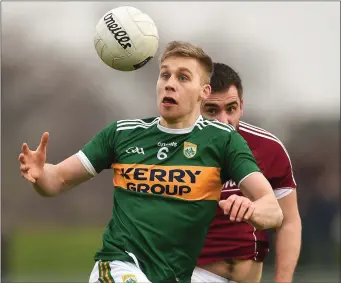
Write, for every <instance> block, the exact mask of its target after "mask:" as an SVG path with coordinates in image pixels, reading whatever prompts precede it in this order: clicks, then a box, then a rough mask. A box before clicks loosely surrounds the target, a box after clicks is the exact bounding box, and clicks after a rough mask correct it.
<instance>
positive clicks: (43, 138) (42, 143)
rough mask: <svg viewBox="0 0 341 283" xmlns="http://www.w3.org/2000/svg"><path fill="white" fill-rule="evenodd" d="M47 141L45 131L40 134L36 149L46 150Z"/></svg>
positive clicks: (47, 134)
mask: <svg viewBox="0 0 341 283" xmlns="http://www.w3.org/2000/svg"><path fill="white" fill-rule="evenodd" d="M48 141H49V133H48V132H45V133H43V135H42V136H41V140H40V144H39V146H38V148H37V150H38V151H40V152H46V146H47V143H48Z"/></svg>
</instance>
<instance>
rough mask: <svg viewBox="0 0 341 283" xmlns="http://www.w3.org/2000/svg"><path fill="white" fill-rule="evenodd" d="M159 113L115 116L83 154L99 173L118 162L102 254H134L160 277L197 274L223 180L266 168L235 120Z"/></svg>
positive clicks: (127, 257)
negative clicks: (181, 120) (163, 118)
mask: <svg viewBox="0 0 341 283" xmlns="http://www.w3.org/2000/svg"><path fill="white" fill-rule="evenodd" d="M159 121H160V118H150V119H136V120H121V121H117V122H114V123H113V124H111V125H110V126H108V127H106V128H105V129H104V130H103V131H102V132H100V133H99V134H97V135H96V136H95V137H94V138H93V139H92V140H91V141H90V142H89V143H88V144H86V145H85V147H84V148H83V149H82V150H81V151H80V152H79V153H78V154H77V155H78V157H79V158H80V160H81V161H82V163H83V164H84V166H85V167H86V168H87V170H88V171H89V172H90V173H91V174H92V175H96V174H98V173H100V172H101V171H102V170H103V169H109V168H112V169H113V170H114V178H113V184H114V187H115V189H114V193H113V211H112V219H111V220H110V222H109V224H108V225H107V227H106V229H105V231H104V233H103V246H102V248H101V249H100V250H99V251H98V252H97V253H96V255H95V260H109V261H112V260H121V261H130V262H135V263H137V264H138V265H139V267H140V268H141V269H142V271H143V272H144V273H145V274H146V276H147V277H148V279H149V280H150V281H151V282H153V283H156V282H176V281H178V282H190V278H191V275H192V271H193V269H194V267H195V265H196V260H197V257H198V256H199V254H200V252H201V249H202V246H203V244H204V240H205V237H206V233H207V229H208V226H209V224H210V222H211V221H212V219H213V218H214V216H215V210H216V208H217V204H218V201H219V199H220V193H221V188H222V184H223V183H225V182H226V181H227V180H230V179H233V180H235V181H236V182H240V181H241V180H242V179H243V178H244V177H246V176H247V175H248V174H251V173H253V172H255V171H259V169H258V167H257V165H256V162H255V160H254V158H253V155H252V153H251V151H250V149H249V147H248V146H247V143H246V142H245V141H244V139H243V138H242V137H241V136H240V135H239V134H238V133H237V132H236V131H235V130H234V128H233V127H231V126H228V125H225V124H222V123H220V122H218V121H210V120H206V119H204V118H202V117H201V116H200V117H199V118H198V120H197V121H196V123H195V124H194V126H192V127H191V128H187V129H169V128H165V127H163V126H161V125H160V123H159Z"/></svg>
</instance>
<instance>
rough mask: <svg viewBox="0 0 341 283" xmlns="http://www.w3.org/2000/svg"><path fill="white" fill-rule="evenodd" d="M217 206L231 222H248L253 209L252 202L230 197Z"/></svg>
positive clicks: (241, 197) (246, 199)
mask: <svg viewBox="0 0 341 283" xmlns="http://www.w3.org/2000/svg"><path fill="white" fill-rule="evenodd" d="M219 206H220V208H221V209H222V210H224V214H229V215H230V220H231V221H237V222H241V221H246V222H247V221H248V220H249V219H250V217H251V216H252V214H253V212H254V210H255V207H254V205H253V202H252V201H251V200H249V199H248V198H246V197H243V196H238V195H232V196H229V197H228V198H227V199H226V200H221V201H220V202H219Z"/></svg>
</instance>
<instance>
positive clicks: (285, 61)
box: [2, 2, 340, 116]
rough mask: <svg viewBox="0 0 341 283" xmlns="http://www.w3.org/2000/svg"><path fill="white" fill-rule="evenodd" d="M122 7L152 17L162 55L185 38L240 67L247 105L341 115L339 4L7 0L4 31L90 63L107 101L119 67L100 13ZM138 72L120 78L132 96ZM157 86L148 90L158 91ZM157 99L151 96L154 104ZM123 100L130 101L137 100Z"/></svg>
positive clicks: (279, 111)
mask: <svg viewBox="0 0 341 283" xmlns="http://www.w3.org/2000/svg"><path fill="white" fill-rule="evenodd" d="M120 5H131V6H135V7H136V8H139V9H141V10H142V11H144V12H145V13H147V14H148V15H149V16H150V17H151V18H152V19H153V20H154V21H155V23H156V25H157V27H158V30H159V35H160V49H159V52H160V50H162V48H163V47H164V46H165V44H166V43H167V42H168V41H170V40H176V39H177V40H186V41H190V42H193V43H197V44H200V45H201V46H202V47H203V48H204V49H205V50H206V52H208V53H209V54H210V55H211V57H212V58H213V59H214V60H215V61H221V62H224V63H227V64H229V65H231V66H232V67H233V68H235V69H236V70H237V71H238V72H239V73H240V75H241V77H242V79H243V81H244V88H245V98H246V107H248V108H249V109H254V108H260V109H261V110H263V109H264V110H267V111H269V113H270V114H272V115H276V114H278V115H283V113H289V114H290V113H294V112H296V113H300V112H302V113H303V114H304V115H307V113H308V112H310V113H315V115H319V116H320V115H333V116H335V115H339V111H340V109H339V108H340V8H339V6H340V4H339V2H326V3H322V2H311V3H308V2H300V3H295V2H278V3H271V2H269V3H267V2H249V3H248V2H240V3H236V2H216V3H208V2H166V3H162V2H145V3H143V2H136V3H135V2H112V3H109V2H103V3H91V2H79V3H75V2H55V3H47V2H35V3H30V2H14V3H10V2H5V3H2V7H3V11H2V24H3V30H4V32H6V31H7V32H8V31H9V30H11V32H13V34H14V33H15V30H16V29H21V30H23V29H24V30H25V33H26V34H28V35H29V36H30V40H29V41H28V42H27V44H25V45H24V46H21V47H20V52H22V53H25V50H26V49H31V50H34V49H37V50H40V51H39V52H41V54H42V55H41V56H42V60H43V58H44V56H51V54H49V51H48V47H47V49H45V52H46V53H44V52H42V50H44V49H43V48H42V46H45V45H46V46H54V48H57V49H59V50H61V52H63V53H64V54H66V55H64V56H68V58H69V60H74V62H75V63H77V64H78V63H79V62H84V64H87V65H88V66H91V68H93V73H94V76H97V77H98V80H100V81H101V83H103V84H104V85H103V89H104V91H103V94H102V96H99V99H101V97H102V98H103V99H104V100H106V101H109V102H110V99H111V95H112V94H111V92H110V91H108V89H110V88H112V87H115V88H116V87H117V82H116V81H113V80H110V79H109V78H110V77H112V75H113V72H115V71H113V70H111V69H109V68H106V67H105V66H103V64H102V63H100V62H99V60H98V57H97V55H96V53H95V52H94V47H93V41H92V38H93V33H94V27H95V25H96V24H97V22H98V20H99V18H100V17H101V16H102V15H103V14H104V13H106V12H107V11H108V10H110V9H112V8H114V7H117V6H120ZM37 52H38V51H37ZM12 56H15V55H14V54H12ZM54 56H57V55H54ZM155 66H156V65H153V64H151V65H150V66H147V67H145V68H143V69H144V70H145V71H148V70H149V71H151V68H156V67H155ZM141 72H142V71H139V73H136V74H133V75H132V74H126V73H119V74H118V73H117V74H116V75H117V76H118V77H119V78H120V80H121V81H123V82H125V80H126V81H127V82H129V84H125V86H124V88H123V89H124V90H125V91H126V92H130V93H132V92H136V90H137V89H138V87H139V85H140V81H139V80H141V79H142V76H140V74H141ZM97 77H96V78H97ZM154 83H155V82H151V83H150V87H149V85H148V87H146V88H145V89H144V91H147V92H148V89H149V88H150V91H151V92H155V88H154V87H152V86H153V84H154ZM114 84H115V85H114ZM122 84H123V83H122ZM106 89H107V91H106ZM123 89H122V91H123ZM153 97H154V96H150V97H148V99H149V100H148V99H147V100H146V101H147V102H150V103H154V102H153V99H154V98H153ZM122 99H123V100H124V99H126V100H127V102H128V103H129V102H131V101H133V100H134V97H133V96H125V97H122Z"/></svg>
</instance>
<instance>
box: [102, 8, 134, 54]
mask: <svg viewBox="0 0 341 283" xmlns="http://www.w3.org/2000/svg"><path fill="white" fill-rule="evenodd" d="M104 22H105V24H106V25H107V28H108V29H109V30H110V32H111V33H112V34H113V35H114V38H115V39H116V40H117V42H118V43H119V44H120V45H121V46H122V47H123V48H124V49H127V48H128V47H131V46H132V42H131V40H130V37H129V36H128V34H127V32H126V31H125V30H124V29H123V28H122V27H121V26H120V25H119V24H118V22H117V21H115V20H114V15H113V14H112V13H109V14H107V15H105V17H104Z"/></svg>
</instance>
